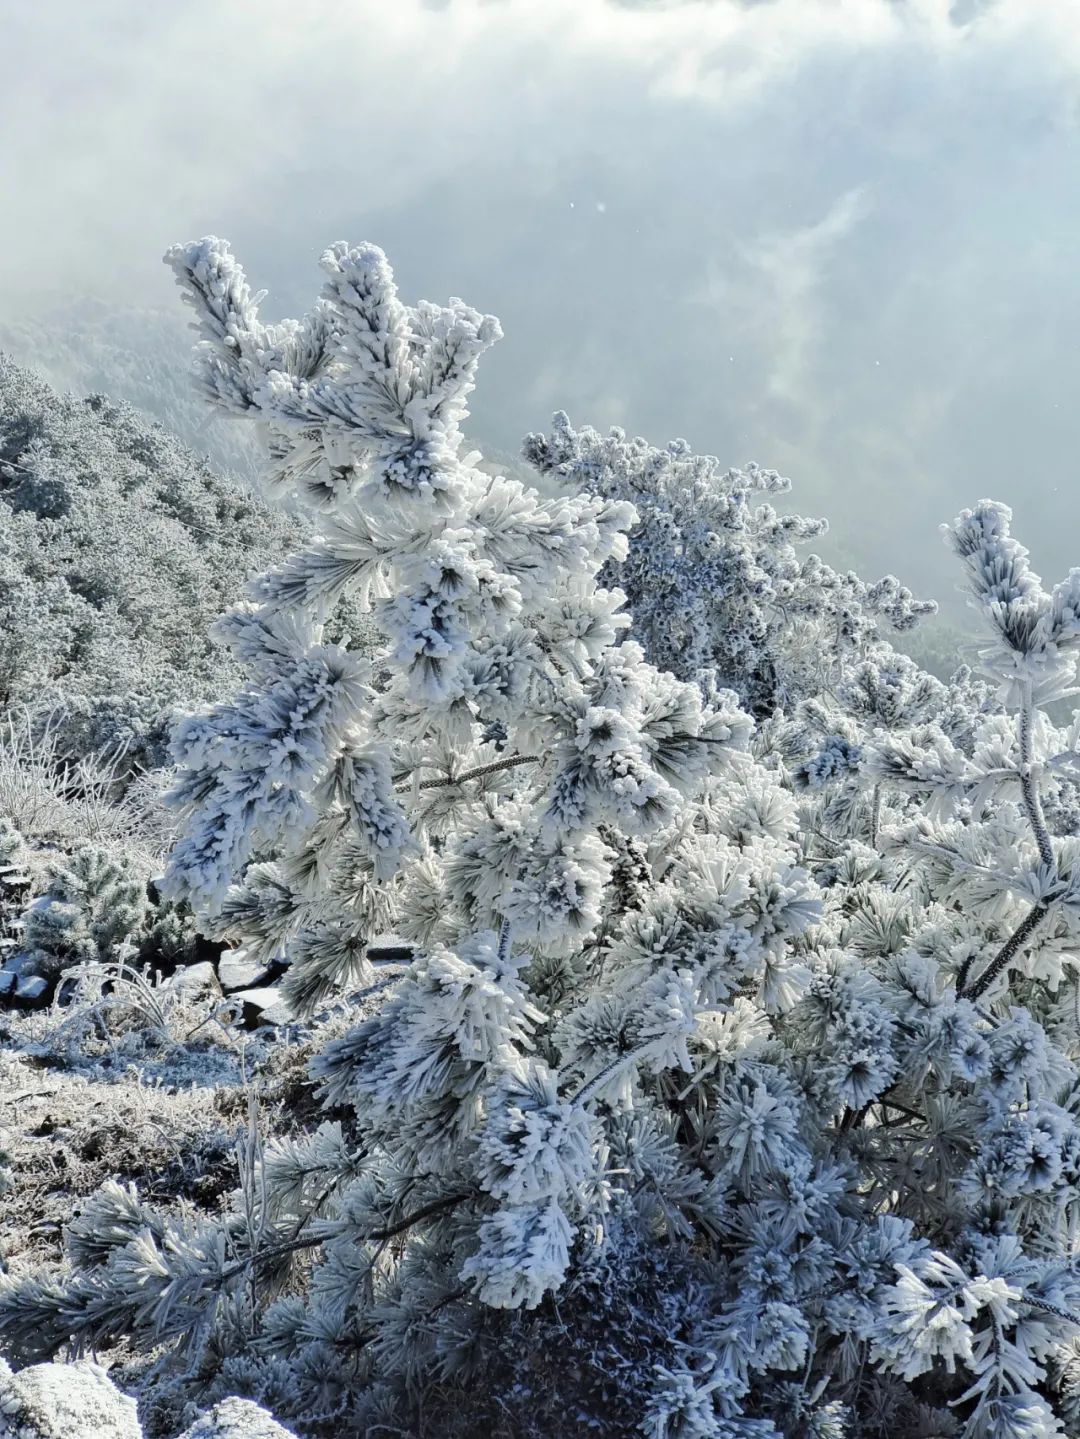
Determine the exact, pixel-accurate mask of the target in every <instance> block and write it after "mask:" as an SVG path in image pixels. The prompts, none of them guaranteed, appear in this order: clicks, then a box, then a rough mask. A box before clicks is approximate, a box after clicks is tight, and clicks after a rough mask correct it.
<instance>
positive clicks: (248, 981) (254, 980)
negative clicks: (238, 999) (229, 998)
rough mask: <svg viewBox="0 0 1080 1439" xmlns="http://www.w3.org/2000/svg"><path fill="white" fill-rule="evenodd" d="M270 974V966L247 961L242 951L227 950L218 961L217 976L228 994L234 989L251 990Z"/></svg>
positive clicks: (256, 961)
mask: <svg viewBox="0 0 1080 1439" xmlns="http://www.w3.org/2000/svg"><path fill="white" fill-rule="evenodd" d="M269 973H270V966H269V965H268V964H262V963H260V962H259V961H258V960H254V959H245V958H244V957H243V955H242V953H241V951H240V950H234V949H227V950H225V951H224V953H223V954H222V956H221V958H220V959H219V960H218V966H217V976H218V980H219V982H220V984H221V987H222V989H223V990H225V992H226V993H229V991H231V990H234V989H251V988H253V987H254V986H256V985H258V984H260V983H261V982H262V981H263V980H264V979H265V978H266V976H267V975H268V974H269Z"/></svg>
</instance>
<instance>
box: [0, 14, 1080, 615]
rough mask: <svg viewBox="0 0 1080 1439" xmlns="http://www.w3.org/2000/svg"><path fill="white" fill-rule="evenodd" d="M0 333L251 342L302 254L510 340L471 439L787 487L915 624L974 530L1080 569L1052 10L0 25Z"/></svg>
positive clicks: (1074, 286) (19, 18) (145, 17)
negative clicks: (587, 427) (1019, 540)
mask: <svg viewBox="0 0 1080 1439" xmlns="http://www.w3.org/2000/svg"><path fill="white" fill-rule="evenodd" d="M0 45H2V48H3V54H4V61H5V63H4V77H5V78H4V86H3V89H2V92H0V119H2V122H3V134H4V137H5V138H4V144H3V146H2V147H0V195H2V196H3V198H4V201H5V202H6V203H5V205H4V219H5V223H4V233H3V239H2V241H0V245H2V249H0V307H2V308H3V313H4V315H5V316H7V317H11V316H18V317H19V318H20V319H22V320H24V321H25V320H29V321H33V319H34V318H35V314H36V313H38V312H39V311H40V313H42V314H44V313H46V311H50V312H55V305H56V300H57V297H63V296H66V295H69V294H70V295H72V296H79V297H92V298H94V299H96V300H101V301H104V302H106V303H107V304H110V305H114V306H116V307H118V308H129V309H130V310H131V311H132V312H135V311H137V310H139V309H140V308H144V307H153V308H162V307H165V306H168V305H171V304H173V303H174V301H173V299H172V296H171V294H170V290H169V281H168V277H167V275H166V272H165V270H164V268H163V267H162V266H161V265H160V263H159V256H160V254H161V252H162V250H163V249H164V248H165V246H166V244H168V243H169V242H171V241H173V240H176V239H186V238H191V237H193V236H197V235H201V234H204V233H207V232H213V233H217V234H222V235H225V236H227V237H228V238H229V239H230V240H231V241H232V242H233V245H234V248H235V249H236V250H237V252H238V254H239V255H240V256H241V258H242V259H243V261H244V262H245V264H246V266H247V268H248V271H249V274H250V275H251V278H252V280H253V283H255V284H256V285H258V286H260V287H261V286H265V287H267V288H269V289H270V292H271V294H270V297H269V299H268V300H267V302H266V305H267V310H268V312H269V313H271V314H273V315H275V316H276V315H279V314H285V313H289V312H292V311H294V310H297V309H299V308H301V307H303V306H305V305H306V304H307V303H308V301H309V300H310V298H311V295H312V293H313V291H314V288H315V286H316V285H317V283H318V272H317V269H316V260H317V257H318V254H319V252H320V251H321V250H322V248H323V247H324V246H325V245H326V244H327V243H329V242H330V241H332V240H335V239H339V238H347V239H351V240H359V239H370V240H374V241H376V242H377V243H378V244H380V245H382V246H383V247H384V249H386V250H387V252H388V253H389V255H390V257H391V260H392V261H393V262H394V264H395V267H396V270H397V273H398V279H399V283H400V285H401V288H402V290H403V292H404V294H405V296H406V298H409V299H416V298H420V297H427V298H432V299H439V298H445V297H446V296H447V295H450V294H455V295H462V296H463V297H464V298H465V299H467V300H468V301H470V303H472V304H474V305H476V306H477V307H478V308H481V309H484V310H488V311H491V312H494V313H495V314H497V315H499V316H500V317H501V319H502V321H503V325H504V329H505V332H506V339H505V340H504V341H503V343H502V344H501V345H500V346H499V347H498V348H497V349H496V350H495V351H494V352H493V353H492V354H491V356H490V357H489V358H488V359H487V361H486V362H485V368H484V370H483V372H482V375H481V381H480V385H479V387H478V390H477V393H476V397H475V403H474V406H473V413H474V421H473V424H472V429H473V432H474V434H475V435H476V436H477V437H478V438H480V439H484V440H487V441H488V442H489V443H490V444H493V445H496V446H499V447H501V448H503V449H505V450H515V449H516V448H517V443H518V441H519V439H520V436H521V435H522V434H523V433H524V432H525V431H527V430H529V429H534V428H539V427H541V426H543V425H544V424H545V423H546V421H547V419H548V417H549V415H550V413H551V411H552V410H553V409H555V408H565V409H567V410H568V411H569V412H570V414H571V417H572V418H573V419H574V420H575V421H580V422H590V423H592V424H595V425H597V426H605V427H606V426H607V425H610V424H621V425H624V426H625V427H626V428H628V429H630V430H631V431H633V432H635V433H641V434H644V435H646V436H648V437H649V438H650V439H651V440H653V441H655V442H662V441H664V440H666V439H668V438H670V437H671V436H673V435H682V436H685V437H686V438H687V439H688V440H690V442H691V443H692V444H693V445H694V446H695V447H696V448H698V449H701V450H708V451H710V452H712V453H716V454H719V455H720V456H722V457H723V458H724V460H725V461H727V462H731V463H740V462H743V461H745V460H748V459H757V460H758V461H759V462H761V463H762V464H767V465H770V466H773V467H774V468H777V469H780V470H782V471H783V472H785V473H787V474H789V475H790V476H791V477H792V479H793V481H794V484H795V496H796V499H797V501H798V507H799V508H801V509H803V510H804V511H806V512H809V513H817V512H822V513H826V514H828V515H829V517H830V519H831V520H832V523H833V528H834V533H835V535H836V538H837V540H838V541H839V543H840V544H841V545H842V546H843V548H844V550H845V551H846V552H847V553H848V554H850V555H851V556H852V557H855V558H857V559H858V560H859V561H860V563H863V564H865V565H866V566H867V567H868V568H875V569H877V570H881V569H886V568H888V569H893V570H895V571H897V572H898V573H900V574H901V575H903V576H904V577H907V578H909V579H910V580H912V581H913V582H915V583H917V584H919V585H921V586H922V587H923V588H924V590H925V589H926V588H927V587H929V588H930V589H931V590H936V591H938V592H940V590H941V588H942V586H945V587H946V588H948V586H949V585H950V584H951V580H952V575H951V569H950V564H949V561H948V557H947V555H946V554H945V552H944V550H943V548H942V547H941V545H940V541H939V539H938V537H937V534H936V528H937V525H938V524H939V523H940V522H941V521H942V520H946V519H949V518H951V517H952V515H953V514H954V513H955V511H956V510H957V508H958V507H960V506H961V505H963V504H965V503H971V502H972V501H974V500H977V499H979V498H980V497H982V496H983V495H991V496H994V497H995V498H999V499H1004V500H1006V501H1007V502H1009V503H1010V504H1012V505H1013V507H1014V509H1015V510H1016V512H1017V519H1018V526H1020V525H1022V526H1023V533H1024V537H1026V538H1027V539H1028V540H1029V542H1030V543H1031V545H1032V548H1033V550H1034V551H1035V557H1036V561H1037V563H1038V565H1039V566H1040V567H1041V568H1043V569H1044V570H1045V571H1046V572H1047V574H1048V576H1050V577H1053V578H1056V577H1057V572H1058V571H1060V570H1061V569H1063V568H1066V567H1067V566H1068V565H1069V564H1071V563H1076V564H1080V523H1078V521H1080V498H1078V496H1080V489H1078V478H1080V404H1078V399H1080V353H1078V344H1080V338H1078V337H1080V261H1078V243H1077V242H1078V238H1080V234H1078V230H1080V170H1078V160H1080V145H1078V140H1080V9H1078V7H1077V5H1076V0H951V3H950V0H741V3H737V0H682V2H681V3H680V0H621V3H618V0H426V3H421V0H178V3H174V4H171V5H170V4H160V5H159V4H147V3H145V0H95V3H93V4H88V3H86V0H49V3H47V4H42V3H40V0H6V4H5V5H4V6H3V10H2V14H0Z"/></svg>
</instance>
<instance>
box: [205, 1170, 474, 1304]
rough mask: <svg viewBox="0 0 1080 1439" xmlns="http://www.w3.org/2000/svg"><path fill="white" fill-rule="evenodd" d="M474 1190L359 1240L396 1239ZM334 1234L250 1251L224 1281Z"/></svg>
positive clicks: (301, 1237)
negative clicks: (253, 1266)
mask: <svg viewBox="0 0 1080 1439" xmlns="http://www.w3.org/2000/svg"><path fill="white" fill-rule="evenodd" d="M470 1193H471V1191H470V1190H467V1189H463V1190H459V1191H458V1192H456V1193H454V1194H444V1195H443V1197H442V1198H441V1199H433V1200H432V1201H431V1203H430V1204H425V1205H423V1206H422V1207H421V1208H420V1209H417V1210H415V1211H414V1212H413V1213H412V1214H407V1215H406V1216H405V1218H404V1219H399V1220H398V1221H397V1223H396V1224H388V1225H387V1226H386V1228H385V1229H373V1230H372V1231H371V1233H370V1234H364V1235H361V1236H360V1237H359V1238H358V1239H357V1241H356V1242H357V1243H358V1244H370V1243H372V1242H379V1241H382V1240H386V1239H393V1238H395V1237H396V1236H397V1235H398V1234H404V1232H405V1230H406V1229H411V1228H412V1226H413V1225H414V1224H419V1223H420V1222H421V1221H422V1220H424V1219H430V1218H431V1216H432V1215H433V1214H441V1213H442V1211H443V1210H444V1209H453V1208H454V1207H455V1206H456V1205H458V1204H461V1203H463V1202H464V1201H465V1200H466V1199H468V1198H469V1196H470ZM333 1237H334V1236H333V1235H332V1234H326V1233H325V1232H323V1233H320V1234H304V1235H299V1236H297V1237H295V1238H293V1239H289V1240H286V1241H285V1243H283V1244H275V1245H273V1246H272V1247H271V1248H269V1249H261V1250H259V1251H258V1252H257V1253H253V1254H249V1255H247V1256H246V1257H245V1258H243V1259H238V1260H237V1262H236V1263H235V1264H231V1265H230V1266H229V1268H228V1269H224V1270H222V1273H221V1277H220V1283H222V1284H225V1283H227V1282H228V1281H229V1280H230V1279H235V1278H236V1276H237V1275H238V1274H243V1273H244V1271H245V1270H246V1269H248V1268H249V1267H250V1266H252V1265H257V1264H267V1263H269V1262H270V1261H271V1260H273V1259H282V1258H284V1257H285V1256H286V1255H287V1254H295V1253H296V1252H297V1251H298V1250H301V1249H318V1248H319V1247H320V1246H321V1245H323V1244H325V1243H326V1241H327V1239H329V1238H333Z"/></svg>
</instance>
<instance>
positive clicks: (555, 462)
mask: <svg viewBox="0 0 1080 1439" xmlns="http://www.w3.org/2000/svg"><path fill="white" fill-rule="evenodd" d="M524 453H525V458H526V459H527V460H528V461H529V462H530V463H531V464H532V465H534V466H535V467H536V469H537V470H538V471H539V472H540V473H541V474H544V475H547V476H549V477H551V478H554V479H557V480H558V481H559V482H560V483H561V484H562V485H564V486H565V487H566V488H567V489H568V490H569V491H571V492H577V491H584V492H586V493H588V494H595V495H602V496H604V497H606V498H609V499H621V500H629V501H631V503H632V504H633V505H634V507H635V509H636V511H637V522H636V524H635V525H634V527H633V529H632V530H631V532H630V543H629V549H628V552H627V555H626V557H625V559H622V560H614V559H613V560H610V561H609V562H608V564H607V566H606V568H605V570H604V571H603V572H602V574H601V580H602V582H603V583H607V584H614V583H618V584H619V585H620V586H621V588H622V589H623V590H624V591H625V592H626V595H627V605H628V608H629V610H630V611H631V613H632V615H633V626H632V630H631V634H632V636H633V638H634V639H637V640H639V641H640V642H641V644H642V645H643V646H644V648H645V651H646V653H647V654H648V655H649V657H650V659H651V660H652V662H653V663H654V664H655V665H657V666H658V667H659V668H661V669H665V670H669V671H671V673H673V674H676V675H678V676H679V677H680V678H681V679H697V680H698V681H699V682H701V683H703V684H705V685H712V686H714V687H717V686H719V687H724V688H728V689H732V690H734V691H735V692H736V693H737V694H738V695H739V697H740V699H741V700H742V702H743V704H744V705H746V706H747V707H748V708H749V709H750V710H751V712H752V713H754V714H755V715H767V714H771V713H772V712H773V711H774V710H776V709H777V708H778V707H786V708H790V707H791V706H792V705H793V704H794V703H795V702H796V701H797V700H798V699H800V698H802V697H803V696H804V695H805V694H806V693H808V692H809V693H816V692H817V691H818V690H820V689H821V688H822V687H823V686H825V685H828V684H829V683H830V682H831V681H832V680H833V679H834V678H835V677H837V676H838V675H840V674H842V672H843V669H844V666H845V662H846V661H848V660H852V659H854V660H858V659H859V658H861V657H863V656H864V655H865V653H866V652H867V650H868V649H869V648H871V647H872V646H873V645H874V643H875V641H876V640H877V639H878V635H879V631H880V629H881V628H882V627H883V626H884V627H885V628H888V629H892V630H893V631H895V632H902V631H905V630H909V629H911V628H912V627H913V626H915V625H916V624H917V623H918V622H919V620H920V619H922V618H923V617H924V616H926V615H929V614H933V613H934V612H935V610H936V608H937V606H936V605H935V604H933V603H932V602H930V601H925V600H916V599H914V597H913V596H912V594H911V591H910V590H909V589H907V588H906V587H905V586H903V585H901V584H900V583H899V581H898V580H896V579H895V578H894V577H893V576H892V575H886V576H885V578H884V579H881V580H879V581H877V583H876V584H867V583H866V582H865V581H863V580H861V579H860V578H859V576H858V575H856V574H854V573H852V572H851V571H849V572H847V573H839V572H837V571H835V570H833V569H832V568H830V566H828V565H827V564H825V563H824V562H823V561H822V560H821V559H820V558H819V557H818V556H817V555H813V554H811V555H808V556H806V557H805V558H800V557H799V553H798V550H797V549H796V546H797V545H800V544H805V543H806V542H807V541H809V540H812V539H815V538H817V537H818V536H819V535H821V534H823V533H824V531H825V530H826V529H827V525H826V522H825V521H824V520H810V519H804V518H803V517H802V516H800V515H790V514H781V513H778V512H777V510H776V509H775V508H774V507H773V506H772V505H771V504H770V503H768V500H767V497H768V496H770V495H778V494H786V493H787V491H788V490H790V488H791V482H790V480H786V479H784V478H783V477H782V476H781V475H779V474H777V472H776V471H775V470H765V469H762V468H761V467H760V466H758V465H749V466H747V467H746V469H742V470H740V469H729V470H726V471H725V470H723V469H722V468H721V466H720V464H719V462H718V461H717V460H716V459H714V458H713V457H712V456H711V455H695V454H693V453H692V452H691V450H690V447H689V445H688V444H687V443H686V441H685V440H673V441H672V442H671V443H670V444H669V445H667V446H666V447H665V448H664V449H656V448H654V447H653V446H652V445H649V444H648V443H647V442H646V441H645V440H642V439H632V440H630V439H627V438H626V435H625V434H624V432H623V431H622V430H619V429H613V430H612V431H611V432H610V433H609V434H608V435H606V436H602V435H600V434H598V433H597V431H595V430H593V429H590V428H588V427H586V428H584V429H581V430H575V429H573V428H572V426H571V424H570V421H569V419H568V417H567V416H566V415H565V414H564V413H562V412H561V411H560V412H559V413H558V414H556V415H555V417H554V419H553V420H552V428H551V433H550V435H542V434H535V435H529V436H528V437H527V439H526V440H525V446H524Z"/></svg>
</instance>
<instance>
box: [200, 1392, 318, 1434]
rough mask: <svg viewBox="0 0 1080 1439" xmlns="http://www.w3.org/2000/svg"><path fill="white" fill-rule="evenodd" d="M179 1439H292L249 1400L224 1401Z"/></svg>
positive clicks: (264, 1411) (287, 1431)
mask: <svg viewBox="0 0 1080 1439" xmlns="http://www.w3.org/2000/svg"><path fill="white" fill-rule="evenodd" d="M180 1439H295V1435H294V1434H292V1433H291V1432H290V1431H289V1430H288V1429H283V1428H282V1427H281V1425H280V1424H279V1423H278V1422H277V1420H276V1419H274V1418H273V1416H272V1415H270V1414H268V1413H267V1412H266V1410H265V1409H260V1407H259V1406H258V1404H253V1403H252V1402H251V1400H250V1399H225V1400H223V1401H222V1402H221V1403H220V1404H215V1405H214V1407H213V1409H211V1410H210V1412H209V1413H208V1414H203V1415H202V1416H201V1417H200V1418H198V1419H196V1420H195V1423H194V1424H192V1426H191V1428H190V1429H185V1430H184V1432H183V1434H181V1435H180Z"/></svg>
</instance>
